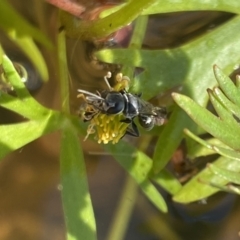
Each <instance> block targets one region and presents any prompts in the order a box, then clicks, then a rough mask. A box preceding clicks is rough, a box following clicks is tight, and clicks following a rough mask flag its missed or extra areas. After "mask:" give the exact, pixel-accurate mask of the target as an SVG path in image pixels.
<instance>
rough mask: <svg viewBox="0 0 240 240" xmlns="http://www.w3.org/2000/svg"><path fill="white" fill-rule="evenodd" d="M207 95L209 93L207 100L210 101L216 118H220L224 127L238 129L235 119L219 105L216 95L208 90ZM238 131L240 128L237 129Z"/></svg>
mask: <svg viewBox="0 0 240 240" xmlns="http://www.w3.org/2000/svg"><path fill="white" fill-rule="evenodd" d="M208 93H209V98H210V101H211V103H212V105H213V107H214V109H215V110H216V112H217V114H218V116H219V117H220V119H221V120H222V121H223V122H224V123H225V124H226V125H230V126H232V127H233V128H236V129H238V128H239V124H238V123H237V121H236V119H235V118H234V117H233V115H232V113H231V111H230V110H228V109H226V108H225V107H224V106H223V105H222V103H220V102H219V101H218V99H217V97H216V95H215V94H214V93H213V92H212V91H211V90H210V89H208ZM239 130H240V128H239Z"/></svg>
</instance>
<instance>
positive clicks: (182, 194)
mask: <svg viewBox="0 0 240 240" xmlns="http://www.w3.org/2000/svg"><path fill="white" fill-rule="evenodd" d="M214 165H215V166H217V167H219V168H222V169H226V170H230V171H234V172H240V164H239V162H238V161H232V160H229V159H228V158H225V157H220V158H218V160H216V161H215V162H214ZM228 182H229V181H227V180H226V179H224V178H222V177H220V176H218V175H216V174H214V175H213V173H212V171H211V170H210V169H208V168H205V169H204V170H202V171H201V172H200V173H199V174H197V175H196V176H195V177H194V178H192V179H191V180H190V181H189V182H187V183H186V184H185V185H184V186H183V187H182V188H181V190H180V191H179V192H178V193H177V194H175V196H174V197H173V199H174V201H176V202H180V203H190V202H194V201H198V200H200V199H203V198H206V197H208V196H211V195H212V194H214V193H216V192H218V191H219V190H220V189H219V188H215V187H212V186H211V184H210V183H213V184H214V185H217V186H224V185H226V184H227V183H228Z"/></svg>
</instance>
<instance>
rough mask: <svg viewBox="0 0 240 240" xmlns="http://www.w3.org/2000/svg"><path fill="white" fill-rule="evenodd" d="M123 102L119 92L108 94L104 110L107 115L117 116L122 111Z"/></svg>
mask: <svg viewBox="0 0 240 240" xmlns="http://www.w3.org/2000/svg"><path fill="white" fill-rule="evenodd" d="M124 107H125V100H124V98H123V96H122V94H120V93H119V92H110V93H108V95H107V96H106V98H105V108H106V109H105V110H106V113H107V114H118V113H121V112H122V111H123V109H124Z"/></svg>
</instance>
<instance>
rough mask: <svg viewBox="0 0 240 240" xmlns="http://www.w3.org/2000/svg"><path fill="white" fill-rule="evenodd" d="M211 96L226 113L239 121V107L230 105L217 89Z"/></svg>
mask: <svg viewBox="0 0 240 240" xmlns="http://www.w3.org/2000/svg"><path fill="white" fill-rule="evenodd" d="M213 94H214V96H215V97H216V98H217V100H218V101H219V102H220V103H221V104H222V105H223V106H224V107H225V108H226V109H227V110H228V111H230V112H231V113H233V114H234V115H235V116H236V117H238V118H239V119H240V107H238V106H237V105H235V104H234V103H232V102H231V101H230V100H229V99H228V98H227V97H226V96H225V95H224V94H223V92H222V91H221V90H220V89H219V88H217V87H216V88H214V89H213Z"/></svg>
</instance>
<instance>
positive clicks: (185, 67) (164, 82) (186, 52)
mask: <svg viewBox="0 0 240 240" xmlns="http://www.w3.org/2000/svg"><path fill="white" fill-rule="evenodd" d="M163 5H164V3H163ZM172 8H174V5H173V6H172ZM239 25H240V17H236V18H234V19H232V20H230V21H228V23H227V24H224V25H222V26H220V27H218V28H217V29H214V30H213V31H211V32H209V33H208V34H205V35H204V36H203V37H200V38H198V39H196V40H195V41H192V42H190V43H188V44H186V45H184V46H182V47H179V48H176V49H171V50H133V49H114V50H112V49H111V50H109V49H108V50H101V51H99V52H97V53H96V56H97V58H98V59H99V60H101V61H103V62H108V63H117V64H126V65H128V66H136V67H141V68H143V69H144V71H143V72H142V73H141V74H140V75H139V76H138V77H137V78H136V79H135V81H133V82H134V83H133V88H132V90H133V91H134V92H142V93H143V97H144V98H145V99H149V98H151V97H153V96H155V95H157V94H159V93H160V92H164V91H167V90H169V89H172V88H174V87H176V86H182V88H181V92H182V93H185V94H187V95H189V96H190V97H191V98H193V99H194V100H195V101H196V102H197V103H199V104H200V105H202V106H205V105H206V104H207V101H208V95H207V92H206V89H207V88H211V87H213V86H215V85H216V80H215V78H214V77H213V73H212V69H211V66H213V65H214V64H215V63H218V64H219V66H221V68H225V69H227V72H228V73H230V72H231V71H232V69H233V67H234V66H235V63H236V62H239V61H240V57H239V55H237V54H236V52H237V51H238V48H239V44H238V43H239V38H240V31H239ZM232 32H234V33H235V34H234V35H232V34H231V33H232ZM203 59H204V61H203ZM123 74H124V73H123ZM199 93H201V94H199ZM214 119H215V118H214ZM189 126H190V128H193V126H194V123H193V122H192V121H191V119H189V117H187V116H186V114H185V113H184V112H183V111H181V110H180V109H179V108H175V109H174V110H173V112H172V114H171V116H170V118H169V121H168V123H167V124H166V126H165V127H164V129H163V131H162V133H161V136H160V138H159V140H158V143H157V147H156V149H155V153H156V155H155V156H154V172H155V173H157V172H159V171H160V170H161V169H162V167H164V166H165V164H166V163H167V162H168V161H169V159H170V157H171V156H172V155H173V153H174V151H175V150H176V148H177V146H178V144H179V143H180V142H181V140H182V137H183V134H182V131H183V129H184V128H186V127H189ZM195 128H196V127H195ZM168 136H170V139H171V141H168V142H169V144H168V145H167V146H166V144H165V143H166V138H168ZM235 137H236V136H235Z"/></svg>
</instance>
